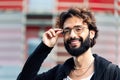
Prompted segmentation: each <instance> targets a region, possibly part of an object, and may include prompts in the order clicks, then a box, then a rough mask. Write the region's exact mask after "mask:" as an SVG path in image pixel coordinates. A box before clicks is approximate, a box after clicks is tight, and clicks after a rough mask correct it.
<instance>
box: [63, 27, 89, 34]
mask: <svg viewBox="0 0 120 80" xmlns="http://www.w3.org/2000/svg"><path fill="white" fill-rule="evenodd" d="M85 28H86V29H88V28H87V27H82V26H80V25H77V26H74V27H73V28H72V29H70V28H65V29H63V35H70V33H71V31H72V30H73V31H74V32H75V33H76V34H81V33H82V32H83V30H84V29H85Z"/></svg>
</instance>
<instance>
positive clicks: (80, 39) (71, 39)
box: [67, 37, 83, 44]
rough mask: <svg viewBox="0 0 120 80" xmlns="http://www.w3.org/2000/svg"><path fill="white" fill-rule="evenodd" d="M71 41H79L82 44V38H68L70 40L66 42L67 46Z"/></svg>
mask: <svg viewBox="0 0 120 80" xmlns="http://www.w3.org/2000/svg"><path fill="white" fill-rule="evenodd" d="M73 40H79V41H81V42H83V38H81V37H80V38H70V39H68V40H67V43H68V44H69V43H71V41H73Z"/></svg>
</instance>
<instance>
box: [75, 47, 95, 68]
mask: <svg viewBox="0 0 120 80" xmlns="http://www.w3.org/2000/svg"><path fill="white" fill-rule="evenodd" d="M93 61H94V57H93V55H92V52H91V48H89V49H88V50H87V51H86V52H85V53H83V54H82V55H80V56H78V57H74V62H75V67H76V68H79V69H82V68H87V67H88V66H89V65H90V64H91V63H92V62H93Z"/></svg>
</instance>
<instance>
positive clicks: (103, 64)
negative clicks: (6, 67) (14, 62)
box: [17, 7, 120, 80]
mask: <svg viewBox="0 0 120 80" xmlns="http://www.w3.org/2000/svg"><path fill="white" fill-rule="evenodd" d="M61 33H62V34H63V39H64V46H65V48H66V50H67V52H68V54H70V55H72V57H71V58H70V59H68V60H66V61H65V62H64V63H63V64H58V65H56V66H55V67H53V68H52V69H50V70H48V71H47V72H44V73H42V74H38V71H39V69H40V67H41V64H42V63H43V61H44V60H45V58H46V57H47V56H48V54H49V53H50V51H51V50H52V48H53V47H54V46H55V44H56V42H57V40H58V36H59V35H60V34H61ZM97 36H98V29H97V26H96V21H95V18H94V15H93V14H92V12H91V11H90V10H88V9H86V8H78V7H74V8H70V9H69V10H67V11H65V12H62V13H61V14H60V15H59V16H58V18H57V21H56V28H54V29H49V30H48V31H46V32H45V33H44V34H43V41H42V42H41V43H40V45H38V47H37V48H36V50H35V51H34V52H33V54H32V55H30V57H29V58H28V60H27V61H26V63H25V65H24V67H23V70H22V72H21V73H20V74H19V76H18V78H17V80H120V69H119V67H118V66H117V65H114V64H112V63H111V62H110V61H108V60H106V59H104V58H102V57H100V56H98V55H97V54H93V52H92V51H91V48H92V47H93V46H94V45H95V43H96V38H97Z"/></svg>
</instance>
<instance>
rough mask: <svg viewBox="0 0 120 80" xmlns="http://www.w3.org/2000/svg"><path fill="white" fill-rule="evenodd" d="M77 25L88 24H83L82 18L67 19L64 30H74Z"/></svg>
mask: <svg viewBox="0 0 120 80" xmlns="http://www.w3.org/2000/svg"><path fill="white" fill-rule="evenodd" d="M75 25H87V24H85V23H83V19H82V18H80V17H76V16H73V17H70V18H68V19H66V21H65V22H64V24H63V28H66V27H69V28H72V27H73V26H75Z"/></svg>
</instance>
